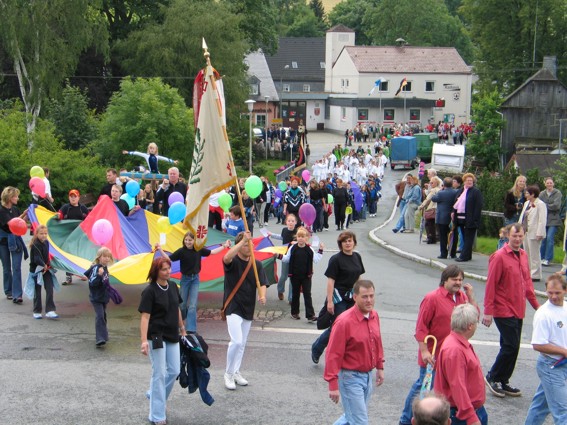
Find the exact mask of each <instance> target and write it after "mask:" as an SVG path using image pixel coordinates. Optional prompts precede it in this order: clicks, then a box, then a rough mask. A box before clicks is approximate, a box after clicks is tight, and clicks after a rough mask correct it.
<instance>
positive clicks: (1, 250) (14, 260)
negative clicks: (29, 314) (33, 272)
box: [0, 245, 24, 299]
mask: <svg viewBox="0 0 567 425" xmlns="http://www.w3.org/2000/svg"><path fill="white" fill-rule="evenodd" d="M23 256H24V253H23V252H22V251H20V252H16V251H10V250H9V249H8V245H0V261H2V270H3V272H4V273H3V274H4V294H5V295H12V296H13V297H14V299H17V298H22V257H23Z"/></svg>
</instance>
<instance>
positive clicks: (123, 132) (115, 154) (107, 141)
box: [93, 78, 194, 173]
mask: <svg viewBox="0 0 567 425" xmlns="http://www.w3.org/2000/svg"><path fill="white" fill-rule="evenodd" d="M151 142H154V143H156V144H157V145H158V148H159V153H160V155H163V156H166V157H168V158H171V159H175V160H179V168H180V170H181V171H182V172H185V173H187V172H188V171H189V169H190V168H191V158H192V157H193V145H194V125H193V114H192V111H190V110H189V109H188V108H187V107H186V106H185V102H184V101H183V98H182V97H181V96H180V95H179V92H178V91H177V90H176V89H174V88H172V87H170V86H169V85H167V84H164V83H163V82H162V81H161V80H160V79H159V78H151V79H144V78H137V79H135V80H131V79H130V78H125V79H124V80H122V83H121V84H120V91H119V92H117V93H115V94H114V95H113V96H112V98H111V99H110V103H109V105H108V108H107V110H106V112H105V113H104V114H103V115H102V117H101V120H100V133H99V140H98V141H97V142H96V143H94V145H93V149H94V150H95V151H96V152H97V153H98V154H99V155H100V156H101V158H102V161H103V163H104V164H105V165H111V166H116V167H126V168H131V167H133V166H134V165H139V164H140V158H138V157H131V156H124V155H122V150H128V151H139V152H146V151H147V147H148V144H149V143H151ZM143 165H144V166H145V165H146V164H143ZM162 168H163V167H162Z"/></svg>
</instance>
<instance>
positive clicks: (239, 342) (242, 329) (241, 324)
mask: <svg viewBox="0 0 567 425" xmlns="http://www.w3.org/2000/svg"><path fill="white" fill-rule="evenodd" d="M226 326H227V328H228V335H229V336H230V342H229V343H228V349H227V350H226V373H228V374H230V375H232V374H233V373H235V372H239V371H240V364H241V363H242V357H244V349H245V348H246V340H247V339H248V333H249V332H250V326H252V320H245V319H243V318H242V317H240V316H239V315H237V314H229V315H228V316H226Z"/></svg>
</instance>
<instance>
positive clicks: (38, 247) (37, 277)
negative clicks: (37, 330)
mask: <svg viewBox="0 0 567 425" xmlns="http://www.w3.org/2000/svg"><path fill="white" fill-rule="evenodd" d="M29 279H32V280H33V283H34V296H33V318H34V319H41V318H42V315H41V312H42V304H41V287H42V286H43V288H44V289H45V311H46V313H45V317H47V318H48V319H57V318H59V315H58V314H57V313H56V311H55V310H56V308H55V303H54V302H53V289H54V288H55V285H56V282H57V281H56V280H55V279H54V277H53V274H52V269H51V265H50V263H49V242H47V226H45V225H43V224H41V225H39V226H37V228H36V229H35V231H34V235H33V238H32V240H31V242H30V274H29V278H28V280H29ZM27 294H28V292H27V291H26V295H27Z"/></svg>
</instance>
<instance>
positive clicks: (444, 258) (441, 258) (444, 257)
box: [437, 255, 447, 260]
mask: <svg viewBox="0 0 567 425" xmlns="http://www.w3.org/2000/svg"><path fill="white" fill-rule="evenodd" d="M437 258H439V259H440V260H446V259H447V256H442V255H440V256H438V257H437Z"/></svg>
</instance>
